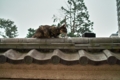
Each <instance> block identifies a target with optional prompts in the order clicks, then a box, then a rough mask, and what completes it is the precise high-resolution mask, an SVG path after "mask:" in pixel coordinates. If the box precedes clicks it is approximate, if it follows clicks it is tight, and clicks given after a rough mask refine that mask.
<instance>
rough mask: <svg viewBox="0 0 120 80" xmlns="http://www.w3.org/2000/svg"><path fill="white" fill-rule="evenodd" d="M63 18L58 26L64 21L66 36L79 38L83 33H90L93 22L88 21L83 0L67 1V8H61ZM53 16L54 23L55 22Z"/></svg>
mask: <svg viewBox="0 0 120 80" xmlns="http://www.w3.org/2000/svg"><path fill="white" fill-rule="evenodd" d="M61 10H62V12H63V13H64V16H66V19H65V18H64V19H63V20H61V21H60V22H59V23H58V24H63V23H64V22H65V20H66V25H67V28H68V31H69V33H68V36H71V37H74V36H81V35H82V34H83V33H84V32H92V30H93V27H92V26H93V22H91V21H90V20H89V14H88V11H87V7H86V6H85V4H84V0H68V1H67V8H65V7H63V6H62V7H61ZM56 20H57V19H56V17H55V15H54V22H55V21H56Z"/></svg>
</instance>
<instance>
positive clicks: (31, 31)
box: [26, 28, 35, 38]
mask: <svg viewBox="0 0 120 80" xmlns="http://www.w3.org/2000/svg"><path fill="white" fill-rule="evenodd" d="M34 34H35V29H32V28H29V29H28V34H27V36H26V37H27V38H31V37H32V36H33V35H34Z"/></svg>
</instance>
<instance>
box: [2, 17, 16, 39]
mask: <svg viewBox="0 0 120 80" xmlns="http://www.w3.org/2000/svg"><path fill="white" fill-rule="evenodd" d="M0 28H1V31H0V36H2V37H3V38H14V37H17V36H18V34H17V33H18V32H17V27H16V25H14V22H13V21H11V20H9V19H7V20H5V19H2V18H0ZM2 31H3V32H2Z"/></svg>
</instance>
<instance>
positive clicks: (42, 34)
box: [33, 25, 67, 38]
mask: <svg viewBox="0 0 120 80" xmlns="http://www.w3.org/2000/svg"><path fill="white" fill-rule="evenodd" d="M60 34H61V35H65V36H66V35H67V28H66V26H65V25H62V26H61V27H54V26H49V25H42V26H39V28H38V29H37V30H36V32H35V34H34V35H33V38H58V36H59V35H60Z"/></svg>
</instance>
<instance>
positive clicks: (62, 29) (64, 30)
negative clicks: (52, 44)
mask: <svg viewBox="0 0 120 80" xmlns="http://www.w3.org/2000/svg"><path fill="white" fill-rule="evenodd" d="M59 29H60V34H67V28H66V25H65V24H64V25H62V26H61V27H60V28H59Z"/></svg>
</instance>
